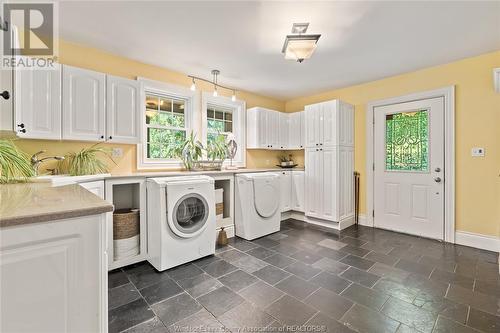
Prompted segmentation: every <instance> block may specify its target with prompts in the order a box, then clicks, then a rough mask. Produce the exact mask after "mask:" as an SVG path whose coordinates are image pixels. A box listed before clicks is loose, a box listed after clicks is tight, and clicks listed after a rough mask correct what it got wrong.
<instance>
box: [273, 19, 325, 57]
mask: <svg viewBox="0 0 500 333" xmlns="http://www.w3.org/2000/svg"><path fill="white" fill-rule="evenodd" d="M308 27H309V23H294V24H293V25H292V34H293V35H287V36H286V38H285V43H284V44H283V49H282V50H281V52H282V53H284V54H285V59H293V60H296V61H297V62H302V61H304V59H309V58H310V57H311V56H312V54H313V53H314V50H315V49H316V45H317V43H318V40H319V38H320V37H321V35H320V34H313V35H304V34H305V33H306V32H307V28H308Z"/></svg>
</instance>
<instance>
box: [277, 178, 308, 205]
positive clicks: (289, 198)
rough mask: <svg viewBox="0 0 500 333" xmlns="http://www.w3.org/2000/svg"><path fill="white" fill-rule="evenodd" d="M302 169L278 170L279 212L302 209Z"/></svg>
mask: <svg viewBox="0 0 500 333" xmlns="http://www.w3.org/2000/svg"><path fill="white" fill-rule="evenodd" d="M304 180H305V175H304V171H291V170H288V171H280V203H281V204H280V207H281V212H282V213H283V212H288V211H290V210H293V211H297V212H303V211H304Z"/></svg>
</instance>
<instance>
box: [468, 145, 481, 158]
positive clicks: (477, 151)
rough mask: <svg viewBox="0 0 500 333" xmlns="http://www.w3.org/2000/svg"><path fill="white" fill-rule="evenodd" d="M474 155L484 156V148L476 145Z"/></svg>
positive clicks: (473, 149)
mask: <svg viewBox="0 0 500 333" xmlns="http://www.w3.org/2000/svg"><path fill="white" fill-rule="evenodd" d="M471 155H472V157H483V156H484V148H482V147H474V148H472V152H471Z"/></svg>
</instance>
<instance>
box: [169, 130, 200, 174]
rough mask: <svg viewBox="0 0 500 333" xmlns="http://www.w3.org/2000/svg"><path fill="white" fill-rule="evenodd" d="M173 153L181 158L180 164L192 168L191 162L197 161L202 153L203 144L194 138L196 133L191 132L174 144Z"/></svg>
mask: <svg viewBox="0 0 500 333" xmlns="http://www.w3.org/2000/svg"><path fill="white" fill-rule="evenodd" d="M174 153H175V155H176V156H177V157H179V158H180V159H181V160H182V164H184V167H185V168H186V169H187V170H191V169H193V163H194V162H197V161H198V160H199V159H200V158H201V157H202V155H203V145H202V143H201V142H200V141H198V140H196V135H194V133H193V132H191V134H190V135H189V136H188V137H187V138H186V140H184V141H183V142H181V143H180V144H179V145H178V146H176V148H175V151H174Z"/></svg>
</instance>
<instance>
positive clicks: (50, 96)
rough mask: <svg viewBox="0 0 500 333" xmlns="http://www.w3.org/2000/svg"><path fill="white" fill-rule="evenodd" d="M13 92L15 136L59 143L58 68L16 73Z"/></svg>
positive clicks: (59, 81) (59, 71) (59, 73)
mask: <svg viewBox="0 0 500 333" xmlns="http://www.w3.org/2000/svg"><path fill="white" fill-rule="evenodd" d="M16 92H17V93H16V98H15V110H16V131H17V135H18V136H19V137H22V138H27V139H49V140H61V66H60V65H59V64H55V68H54V69H53V70H48V69H24V70H20V71H18V72H17V75H16Z"/></svg>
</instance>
